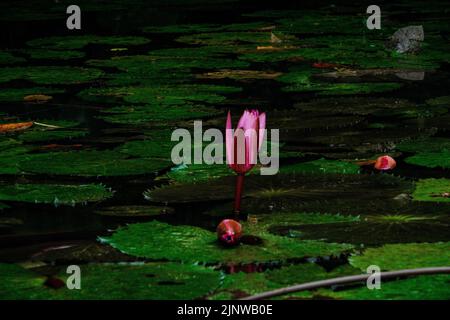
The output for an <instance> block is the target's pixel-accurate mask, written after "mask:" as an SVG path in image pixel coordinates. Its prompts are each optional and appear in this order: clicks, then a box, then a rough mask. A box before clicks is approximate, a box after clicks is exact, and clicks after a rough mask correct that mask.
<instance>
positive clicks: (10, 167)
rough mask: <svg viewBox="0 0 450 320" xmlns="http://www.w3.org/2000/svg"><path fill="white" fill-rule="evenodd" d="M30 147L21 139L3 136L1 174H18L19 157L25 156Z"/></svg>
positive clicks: (0, 162)
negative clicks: (23, 143)
mask: <svg viewBox="0 0 450 320" xmlns="http://www.w3.org/2000/svg"><path fill="white" fill-rule="evenodd" d="M27 151H28V148H27V147H25V146H23V145H22V143H21V142H20V141H17V140H14V139H10V138H2V139H0V174H18V173H20V169H19V167H18V165H17V158H18V157H21V156H23V155H24V154H25V153H26V152H27Z"/></svg>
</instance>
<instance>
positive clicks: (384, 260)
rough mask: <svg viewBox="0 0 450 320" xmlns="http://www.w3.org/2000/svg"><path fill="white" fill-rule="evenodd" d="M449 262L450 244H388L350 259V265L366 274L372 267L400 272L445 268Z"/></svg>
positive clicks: (370, 249) (369, 249)
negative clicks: (368, 268)
mask: <svg viewBox="0 0 450 320" xmlns="http://www.w3.org/2000/svg"><path fill="white" fill-rule="evenodd" d="M449 261H450V242H436V243H406V244H386V245H384V246H382V247H379V248H368V249H366V250H365V251H364V253H363V254H362V255H354V256H352V257H351V258H350V264H351V265H352V266H354V267H356V268H360V269H361V270H363V271H364V272H365V271H366V270H367V267H368V266H370V265H377V266H379V267H380V268H381V270H399V269H413V268H426V267H444V266H448V262H449Z"/></svg>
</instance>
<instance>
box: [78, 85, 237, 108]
mask: <svg viewBox="0 0 450 320" xmlns="http://www.w3.org/2000/svg"><path fill="white" fill-rule="evenodd" d="M240 91H241V89H240V88H236V87H228V86H219V85H207V84H196V85H193V84H191V85H178V86H154V87H119V88H89V89H84V90H82V91H81V92H80V93H79V94H78V96H79V97H80V98H82V99H84V100H87V101H93V102H100V101H101V102H103V103H104V102H112V103H114V102H116V103H117V102H119V101H121V100H122V101H126V102H129V103H149V104H152V103H156V104H165V105H180V104H183V103H186V102H203V103H221V102H223V101H225V99H226V97H224V96H223V94H229V93H235V92H240Z"/></svg>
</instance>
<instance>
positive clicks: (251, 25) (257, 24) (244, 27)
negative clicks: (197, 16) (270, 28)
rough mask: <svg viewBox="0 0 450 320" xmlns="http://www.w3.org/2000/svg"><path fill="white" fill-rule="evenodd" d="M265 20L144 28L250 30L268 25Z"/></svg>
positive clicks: (166, 30)
mask: <svg viewBox="0 0 450 320" xmlns="http://www.w3.org/2000/svg"><path fill="white" fill-rule="evenodd" d="M266 26H267V23H265V22H249V23H234V24H227V25H221V24H207V23H203V24H174V25H167V26H151V27H145V28H144V29H142V31H143V32H146V33H183V34H189V33H200V32H217V31H223V30H226V31H248V30H254V29H259V28H263V27H266Z"/></svg>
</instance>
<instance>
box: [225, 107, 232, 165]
mask: <svg viewBox="0 0 450 320" xmlns="http://www.w3.org/2000/svg"><path fill="white" fill-rule="evenodd" d="M225 149H226V155H227V162H228V164H232V163H233V162H234V159H233V155H234V138H233V129H232V125H231V114H230V111H228V116H227V123H226V125H225Z"/></svg>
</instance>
